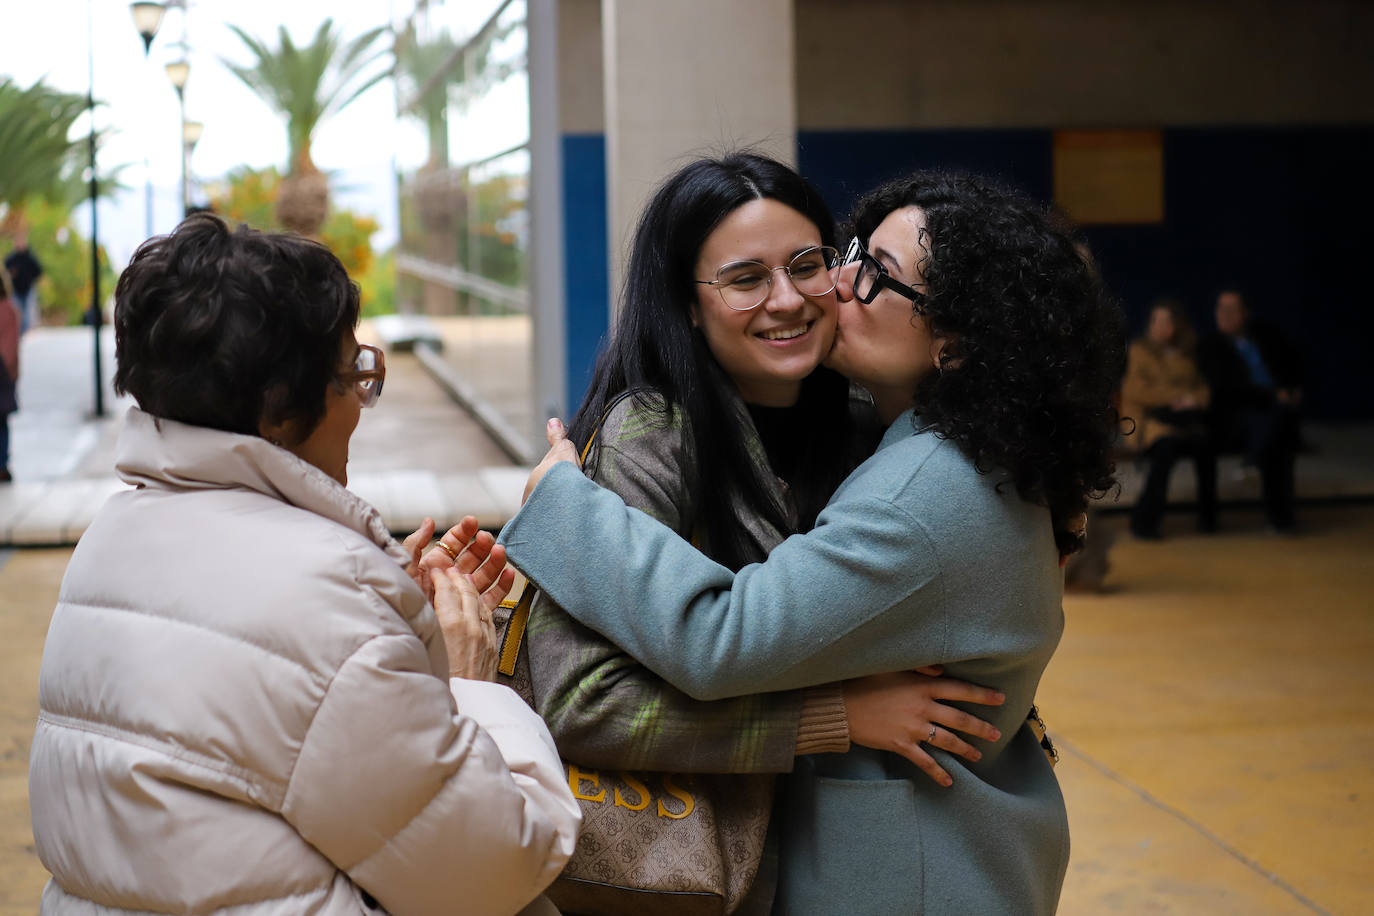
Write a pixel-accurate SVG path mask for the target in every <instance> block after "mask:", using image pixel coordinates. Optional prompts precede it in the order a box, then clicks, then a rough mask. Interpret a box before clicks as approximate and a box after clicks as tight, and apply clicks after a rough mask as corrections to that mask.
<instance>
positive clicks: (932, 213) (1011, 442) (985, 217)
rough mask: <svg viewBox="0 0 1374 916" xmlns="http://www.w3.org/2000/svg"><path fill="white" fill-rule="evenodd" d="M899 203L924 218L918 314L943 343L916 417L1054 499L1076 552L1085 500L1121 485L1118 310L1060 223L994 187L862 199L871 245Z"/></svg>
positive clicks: (958, 182) (959, 178) (1060, 529)
mask: <svg viewBox="0 0 1374 916" xmlns="http://www.w3.org/2000/svg"><path fill="white" fill-rule="evenodd" d="M904 207H919V208H920V209H921V210H922V211H923V212H924V214H925V218H926V228H925V229H923V230H922V233H921V250H920V251H919V252H917V256H918V259H917V263H918V265H919V267H920V270H921V273H922V276H923V279H924V281H925V283H926V284H927V287H926V292H927V296H928V299H927V301H926V302H925V303H923V304H921V305H918V306H915V307H914V308H915V309H916V310H918V311H919V313H920V314H921V315H922V316H924V317H925V318H926V319H927V320H928V321H929V322H930V326H931V332H932V334H933V335H935V336H937V337H940V336H943V337H946V338H947V339H948V341H949V342H948V343H947V345H946V346H945V349H944V351H943V354H942V357H941V360H942V366H941V371H940V372H938V373H930V374H928V375H927V376H926V377H925V378H923V379H922V380H921V381H920V383H919V384H918V386H917V390H916V392H915V404H916V407H917V411H918V416H917V421H916V422H917V423H918V424H919V425H920V427H921V428H922V429H928V430H931V431H933V432H935V433H936V434H938V435H939V436H941V437H942V438H945V439H949V440H951V441H953V442H955V443H956V444H957V445H958V446H959V448H960V449H961V450H962V451H963V452H964V454H966V455H968V456H969V457H970V458H971V459H972V460H973V462H974V465H975V467H977V468H978V470H979V471H980V472H981V473H989V472H992V471H994V470H995V471H997V472H1000V473H1004V474H1006V475H1007V480H1006V481H1004V482H1010V483H1011V484H1012V485H1014V486H1015V487H1016V491H1017V493H1018V494H1019V495H1020V496H1021V498H1023V499H1025V500H1027V501H1030V502H1033V503H1036V504H1038V505H1044V506H1047V507H1048V508H1049V510H1050V516H1051V520H1052V522H1053V525H1054V535H1055V543H1056V544H1057V545H1058V547H1059V552H1060V554H1061V555H1068V554H1070V553H1073V552H1074V551H1076V550H1078V549H1080V548H1081V547H1082V546H1083V536H1082V532H1081V530H1079V528H1078V526H1077V524H1076V520H1077V519H1078V517H1079V516H1080V515H1081V514H1082V513H1083V512H1084V511H1085V510H1086V508H1087V505H1088V500H1089V499H1091V498H1094V497H1099V496H1102V495H1104V494H1105V493H1107V492H1108V491H1109V490H1111V489H1112V488H1113V487H1114V486H1115V483H1116V481H1115V478H1114V472H1115V466H1114V464H1113V462H1112V447H1113V444H1114V442H1115V441H1116V437H1117V426H1118V418H1117V411H1116V408H1115V406H1114V400H1113V396H1114V393H1115V391H1116V389H1117V386H1118V384H1119V383H1120V380H1121V375H1122V372H1123V371H1124V368H1125V332H1124V323H1123V318H1122V313H1121V309H1120V307H1119V306H1118V305H1117V304H1116V303H1115V302H1114V301H1112V300H1111V299H1110V298H1109V297H1108V296H1107V294H1106V292H1105V291H1104V289H1103V287H1102V283H1101V280H1100V278H1099V276H1098V274H1097V271H1096V270H1095V269H1094V268H1093V266H1092V263H1091V258H1090V257H1089V256H1087V255H1086V248H1085V247H1084V246H1083V245H1082V243H1081V242H1080V241H1079V240H1078V239H1076V238H1075V237H1074V233H1073V231H1072V230H1071V229H1070V228H1069V227H1068V226H1067V225H1066V224H1065V221H1064V220H1063V219H1062V218H1060V217H1058V216H1056V215H1055V214H1053V213H1051V212H1050V211H1049V210H1047V209H1046V208H1045V207H1042V206H1039V205H1037V204H1035V203H1033V202H1031V201H1029V200H1027V199H1025V198H1023V197H1021V196H1019V195H1017V194H1015V193H1014V192H1012V191H1010V190H1008V189H1006V188H1003V187H1001V186H999V185H997V184H996V183H994V182H992V181H989V180H987V179H984V178H980V177H976V176H972V175H963V174H957V173H945V172H918V173H916V174H914V175H910V176H907V177H905V178H901V179H898V180H896V181H892V182H889V183H887V184H885V185H883V186H881V187H879V188H877V189H876V190H874V191H871V192H870V193H868V194H867V195H865V196H864V197H863V198H862V199H861V200H860V201H859V202H858V203H857V204H856V205H855V208H854V212H853V214H852V217H851V223H852V226H853V231H854V234H855V235H857V236H858V237H859V238H860V239H862V240H864V242H865V243H867V241H868V239H869V237H870V236H872V234H873V231H874V230H875V229H876V228H877V227H878V225H879V224H880V223H881V222H882V221H883V220H884V219H885V218H886V217H887V216H888V214H890V213H892V212H893V211H894V210H899V209H902V208H904ZM1000 485H1001V484H999V486H1000Z"/></svg>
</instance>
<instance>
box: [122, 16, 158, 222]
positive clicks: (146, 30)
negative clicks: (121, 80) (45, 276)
mask: <svg viewBox="0 0 1374 916" xmlns="http://www.w3.org/2000/svg"><path fill="white" fill-rule="evenodd" d="M129 12H130V13H132V14H133V17H134V28H135V29H137V30H138V34H139V36H140V37H141V38H142V39H143V59H144V60H147V59H148V51H149V50H150V49H151V48H152V46H153V36H155V35H156V34H157V30H158V27H159V26H161V25H162V15H163V14H164V13H166V12H167V6H166V4H163V3H151V2H147V0H140V2H138V3H130V4H129ZM144 150H145V151H144V154H143V177H144V184H143V208H144V235H145V237H148V238H151V237H152V235H153V171H152V167H151V166H150V165H149V164H148V154H147V151H146V150H147V144H146V143H145V144H144Z"/></svg>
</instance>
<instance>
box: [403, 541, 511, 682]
mask: <svg viewBox="0 0 1374 916" xmlns="http://www.w3.org/2000/svg"><path fill="white" fill-rule="evenodd" d="M433 537H434V519H432V518H427V519H425V520H424V523H423V524H421V525H420V527H419V528H418V529H416V531H415V532H414V533H413V534H411V535H410V537H408V538H406V539H405V541H403V542H402V545H403V546H404V547H405V549H406V552H407V553H408V554H410V563H408V564H407V565H406V572H407V573H409V574H410V577H411V578H412V579H414V580H415V584H416V585H418V586H419V587H420V590H421V591H422V592H424V593H425V598H426V599H427V600H428V601H429V603H430V604H432V605H434V613H435V615H436V616H437V617H438V618H439V628H440V630H442V631H443V634H444V647H445V649H447V650H448V667H449V676H450V677H461V678H467V679H469V680H480V681H490V680H495V678H496V663H497V661H498V656H499V652H500V647H499V646H498V645H497V642H496V624H495V622H494V621H493V620H492V615H493V614H494V613H495V611H496V608H497V606H498V605H500V603H501V602H502V601H504V600H505V598H506V595H507V594H509V592H510V590H511V586H512V585H514V584H515V569H514V568H513V567H511V566H508V565H506V549H505V548H504V547H502V546H501V545H500V544H498V543H496V538H494V537H492V535H491V532H489V531H482V530H480V529H479V527H478V523H477V519H476V518H475V517H473V516H471V515H468V516H464V518H463V520H462V521H461V522H459V523H458V524H456V525H454V526H453V527H452V528H450V529H449V530H448V531H446V532H444V534H443V536H442V537H440V538H439V540H438V541H437V542H436V543H435V545H434V546H433V547H431V548H430V549H429V550H428V551H426V550H425V546H426V545H428V544H429V542H430V539H431V538H433Z"/></svg>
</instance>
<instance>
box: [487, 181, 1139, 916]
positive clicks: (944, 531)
mask: <svg viewBox="0 0 1374 916" xmlns="http://www.w3.org/2000/svg"><path fill="white" fill-rule="evenodd" d="M854 220H855V232H854V234H855V238H854V240H853V242H852V244H851V246H850V248H849V256H848V258H847V259H846V264H845V266H844V267H843V268H842V269H841V272H840V275H839V291H840V306H839V321H838V331H837V334H836V340H835V346H834V349H833V350H832V352H831V354H830V357H829V358H828V360H827V365H829V366H832V367H834V368H835V369H836V370H838V371H840V372H841V373H843V374H845V375H847V376H848V377H849V378H851V379H853V380H854V381H857V382H859V383H861V384H862V385H863V386H864V387H865V388H867V389H868V390H869V391H870V392H871V393H872V394H873V398H874V402H875V405H876V408H877V411H878V414H879V417H880V419H881V420H882V421H883V422H884V423H886V424H888V431H887V433H886V435H885V436H884V437H883V440H882V442H881V443H880V445H879V447H878V451H877V452H876V453H875V454H874V455H873V457H871V458H869V459H868V460H867V461H866V462H864V463H863V464H862V465H861V466H860V467H859V468H858V469H857V470H855V471H854V472H853V473H852V474H851V475H850V476H849V477H848V478H847V479H846V480H845V481H844V482H843V483H842V484H841V485H840V487H839V489H838V490H837V491H836V492H835V494H834V496H833V497H832V498H831V500H830V501H829V503H828V505H827V506H826V507H825V508H824V509H823V510H822V511H821V512H820V514H819V515H818V517H817V519H816V525H815V527H814V528H813V529H812V530H811V531H809V532H806V533H804V534H796V535H793V536H791V537H789V538H787V539H786V540H785V541H783V542H782V543H781V544H779V545H778V546H776V547H775V548H774V549H773V550H772V552H771V553H769V555H768V557H767V559H766V560H764V561H763V562H762V563H756V564H752V565H749V566H745V567H743V568H741V569H739V570H738V571H735V570H731V569H730V568H728V567H727V566H724V565H722V564H719V563H716V562H713V561H712V560H711V559H710V558H708V557H705V556H702V555H701V554H700V553H698V552H697V551H695V550H693V549H692V547H691V545H690V544H687V543H685V542H684V541H683V540H682V538H681V537H679V536H678V534H677V533H675V532H674V531H672V530H671V529H670V528H667V527H665V526H663V525H662V524H660V523H658V522H656V521H654V520H653V519H651V518H649V517H648V516H646V515H645V514H643V513H641V512H636V511H633V510H630V509H628V508H627V507H626V505H625V503H624V502H623V501H622V500H621V499H620V498H619V497H617V496H616V495H615V494H614V493H611V492H609V491H608V490H605V489H603V488H601V487H598V486H596V485H595V484H594V483H592V482H590V481H588V480H587V478H585V477H584V476H583V475H582V474H580V473H579V472H578V470H577V466H576V459H577V453H576V450H575V449H574V448H573V446H572V444H571V443H569V442H567V441H566V439H564V438H562V428H561V426H559V425H557V424H556V422H555V423H551V424H550V440H551V445H552V446H553V448H552V451H551V452H550V454H549V455H548V456H547V457H546V458H545V460H544V462H542V463H541V464H540V466H539V467H538V468H536V471H535V474H534V475H533V476H532V478H531V485H532V488H533V489H532V492H531V493H530V495H529V497H528V501H527V502H526V503H525V506H524V507H523V508H522V509H521V511H520V513H519V514H518V515H517V516H516V517H515V519H513V520H512V521H511V522H510V523H509V524H508V525H507V526H506V529H505V530H504V532H503V534H502V538H503V540H504V542H505V543H506V546H507V549H508V550H509V552H510V555H511V558H512V561H513V562H515V563H516V564H517V565H519V566H520V568H521V569H522V570H523V571H524V572H525V573H526V574H527V575H528V576H529V578H530V579H531V580H532V581H534V582H535V583H537V584H538V586H539V587H540V588H541V589H543V590H545V591H546V592H547V593H548V594H549V596H550V598H551V599H552V600H554V601H557V602H558V603H559V604H560V605H562V606H563V607H564V608H566V609H567V611H568V612H569V613H570V614H572V615H573V616H574V617H575V618H576V619H577V620H579V621H580V622H581V623H583V624H586V625H587V626H589V627H591V628H593V629H595V630H597V631H598V632H600V633H603V634H604V635H606V636H607V637H608V638H610V639H612V640H614V641H615V642H616V643H617V644H618V645H620V646H621V647H622V648H624V649H625V651H626V652H628V653H629V654H630V655H631V656H633V657H634V658H636V659H639V660H640V661H641V662H642V663H644V664H645V665H647V666H648V667H649V668H651V669H653V670H654V671H655V672H657V673H658V674H659V675H661V676H663V677H664V678H666V679H667V680H668V681H669V682H670V683H672V684H674V685H675V686H677V687H678V688H680V689H682V690H684V691H685V692H687V693H688V694H690V695H692V696H695V697H698V698H702V699H713V698H719V697H730V696H737V695H742V694H747V693H754V692H758V691H769V690H789V689H796V688H804V687H808V686H812V685H815V684H821V683H826V682H829V681H833V680H837V679H844V678H851V677H859V676H863V675H867V674H873V673H875V672H882V671H894V670H910V669H913V668H916V667H919V666H922V665H932V664H941V665H944V666H945V670H946V671H947V672H948V673H949V674H951V675H953V676H956V677H960V678H963V679H966V680H968V681H970V682H974V683H982V684H988V685H991V686H995V687H997V688H998V689H1000V690H1002V691H1003V692H1004V693H1005V695H1006V704H1005V705H1004V706H1001V707H999V708H996V709H991V710H989V711H988V714H989V718H990V720H991V722H992V724H993V725H994V726H996V727H997V728H998V729H999V732H1000V736H999V737H998V738H997V739H995V740H983V739H981V738H973V739H971V742H970V743H972V744H973V745H974V746H975V747H976V748H977V749H978V750H979V751H980V752H981V754H980V757H979V758H978V759H977V760H968V759H964V758H961V757H958V756H955V755H952V754H949V753H946V752H945V751H943V750H936V751H934V752H933V753H934V756H935V757H936V759H937V760H938V761H939V762H940V764H941V765H942V766H943V767H945V768H946V769H947V770H949V772H950V773H951V775H952V776H953V785H952V786H950V787H948V788H944V787H940V786H938V785H936V784H935V783H934V782H932V781H930V780H929V779H928V778H927V777H926V776H924V775H923V774H921V773H920V771H919V770H918V769H917V767H916V766H915V764H914V763H912V761H910V760H909V759H907V758H906V757H904V756H900V755H898V754H894V753H887V752H883V751H877V750H872V749H869V748H864V747H855V748H852V749H851V750H850V751H849V752H848V753H845V754H821V755H813V756H809V757H804V758H799V760H798V763H797V767H796V768H795V770H794V771H793V773H792V775H791V777H789V779H788V782H787V786H788V787H787V794H786V796H785V797H784V798H783V799H782V800H781V803H780V804H779V807H778V811H779V812H780V816H781V818H782V824H781V840H782V848H781V856H780V872H779V882H778V896H777V902H776V904H775V908H776V910H777V911H778V912H783V913H789V914H800V916H805V914H812V913H814V914H834V913H846V914H870V913H871V914H891V913H913V912H923V913H1016V914H1031V916H1034V914H1049V913H1053V912H1054V910H1055V907H1056V905H1057V902H1058V898H1059V891H1060V887H1061V884H1062V881H1063V878H1064V873H1065V869H1066V867H1067V865H1068V851H1069V850H1068V822H1067V817H1066V814H1065V810H1064V800H1063V796H1062V795H1061V794H1060V791H1059V786H1058V783H1057V782H1056V781H1055V778H1054V772H1053V770H1052V769H1051V766H1050V763H1049V762H1048V761H1047V760H1046V758H1045V756H1044V754H1043V753H1042V750H1041V746H1040V743H1039V740H1038V738H1037V736H1036V734H1035V732H1034V730H1033V728H1032V726H1031V725H1030V723H1028V722H1027V721H1026V715H1027V712H1028V711H1029V710H1030V708H1031V704H1032V700H1033V698H1034V695H1035V689H1036V686H1037V685H1038V684H1039V681H1040V676H1041V673H1042V672H1043V671H1044V668H1045V666H1046V664H1047V663H1048V662H1049V660H1050V657H1051V655H1052V654H1053V652H1054V649H1055V647H1056V645H1057V644H1058V641H1059V637H1060V634H1061V632H1062V629H1063V623H1064V617H1063V610H1062V581H1061V575H1060V570H1059V560H1060V558H1061V557H1062V556H1064V555H1067V554H1069V553H1072V552H1073V551H1075V550H1077V549H1079V548H1080V547H1081V545H1082V532H1081V520H1082V515H1083V512H1084V509H1085V508H1086V506H1087V502H1088V500H1089V498H1091V497H1094V496H1098V495H1101V494H1102V493H1104V492H1105V491H1106V490H1107V489H1108V488H1110V487H1111V486H1112V484H1113V477H1112V470H1113V469H1112V463H1111V449H1112V445H1113V443H1114V441H1115V439H1116V436H1117V422H1116V421H1117V417H1116V411H1115V410H1114V409H1113V397H1114V394H1115V391H1116V388H1117V385H1118V383H1119V380H1120V378H1121V371H1122V368H1123V355H1124V354H1123V350H1124V346H1123V344H1124V341H1123V339H1122V337H1121V322H1120V314H1119V312H1118V310H1117V309H1116V308H1115V306H1114V305H1112V304H1111V303H1110V302H1109V301H1108V300H1107V299H1106V298H1105V297H1104V295H1103V292H1102V289H1101V286H1100V283H1099V282H1098V280H1097V277H1096V275H1095V273H1094V272H1093V271H1092V270H1091V269H1090V267H1089V265H1088V264H1087V262H1086V260H1085V259H1084V258H1083V257H1082V255H1081V254H1080V253H1079V252H1078V250H1077V249H1076V248H1075V245H1074V241H1075V240H1074V239H1073V238H1072V236H1071V235H1070V234H1069V233H1068V232H1066V231H1064V230H1063V229H1061V228H1059V227H1058V225H1057V223H1056V221H1054V220H1051V219H1050V218H1049V217H1048V215H1047V214H1046V212H1045V210H1044V209H1043V208H1041V207H1039V206H1036V205H1034V204H1031V203H1029V202H1026V201H1024V200H1022V199H1020V198H1018V197H1016V196H1014V195H1011V194H1009V193H1007V192H1004V191H1002V190H1000V189H998V188H997V187H996V186H994V185H992V184H990V183H988V182H985V181H983V180H981V179H977V178H972V177H963V176H947V175H941V174H929V173H920V174H916V175H914V176H911V177H908V178H905V179H901V180H898V181H894V182H892V183H890V184H888V185H885V186H883V187H881V188H879V189H878V190H877V191H874V192H873V193H871V194H869V195H868V196H866V197H865V198H864V199H863V200H861V201H860V202H859V204H858V206H857V209H856V212H855V217H854ZM774 282H777V281H776V280H775V281H774Z"/></svg>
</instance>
